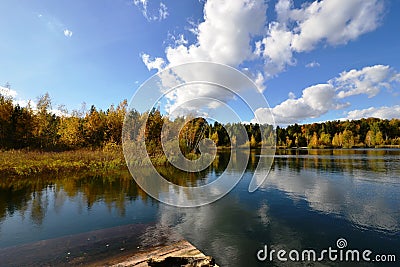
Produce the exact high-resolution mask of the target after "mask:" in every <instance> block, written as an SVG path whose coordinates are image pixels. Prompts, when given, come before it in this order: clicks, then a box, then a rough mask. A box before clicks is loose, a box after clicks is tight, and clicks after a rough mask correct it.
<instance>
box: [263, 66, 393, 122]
mask: <svg viewBox="0 0 400 267" xmlns="http://www.w3.org/2000/svg"><path fill="white" fill-rule="evenodd" d="M399 78H400V75H399V73H398V72H396V71H395V70H394V69H392V68H390V67H389V66H383V65H375V66H369V67H364V68H362V69H361V70H355V69H353V70H350V71H347V72H342V73H340V75H339V76H338V77H336V78H333V79H331V80H329V81H327V83H325V84H317V85H313V86H310V87H307V88H305V89H304V90H303V92H302V96H301V97H300V98H297V99H296V98H295V95H294V93H292V92H290V93H289V96H288V97H289V98H288V99H287V100H285V101H283V102H282V103H280V104H279V105H277V106H275V107H274V108H272V109H271V111H272V114H273V115H274V119H275V121H276V123H278V124H290V123H296V122H300V121H303V120H305V119H309V118H318V117H320V116H322V115H324V114H326V113H327V112H329V111H331V110H338V109H343V108H345V107H348V106H349V105H350V103H348V102H341V101H340V100H341V99H343V98H346V97H349V96H352V95H358V94H366V95H368V97H373V96H376V95H377V94H378V93H379V92H380V90H381V88H388V89H391V88H392V87H393V85H394V84H395V83H399V82H400V79H399ZM398 108H399V107H398V106H395V107H394V108H392V109H391V108H388V107H382V108H373V107H371V108H369V109H364V110H354V111H350V112H349V113H348V116H347V118H348V119H359V118H366V117H378V118H388V119H389V118H394V117H399V115H398V114H400V113H399V109H398ZM268 110H269V109H258V110H256V112H255V113H256V116H257V117H258V118H265V117H267V113H268Z"/></svg>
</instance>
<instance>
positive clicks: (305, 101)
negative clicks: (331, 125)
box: [255, 84, 348, 124]
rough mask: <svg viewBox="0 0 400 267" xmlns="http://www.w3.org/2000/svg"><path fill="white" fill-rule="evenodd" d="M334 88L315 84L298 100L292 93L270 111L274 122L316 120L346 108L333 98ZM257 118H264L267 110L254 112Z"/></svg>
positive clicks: (285, 122)
mask: <svg viewBox="0 0 400 267" xmlns="http://www.w3.org/2000/svg"><path fill="white" fill-rule="evenodd" d="M335 94H336V93H335V88H334V87H333V85H331V84H317V85H313V86H310V87H308V88H306V89H304V90H303V93H302V96H301V97H300V98H297V99H296V98H295V96H294V94H293V93H290V94H289V99H287V100H285V101H283V102H282V103H281V104H279V105H277V106H275V107H274V108H272V109H271V112H272V114H273V116H274V119H275V122H276V123H278V124H288V123H293V122H299V121H302V120H304V119H306V118H317V117H319V116H321V115H323V114H325V113H327V112H328V111H330V110H335V109H340V108H343V107H345V106H348V103H341V102H339V101H338V99H337V98H336V96H335ZM255 113H256V116H257V117H258V118H265V117H266V116H267V114H268V113H269V109H265V108H260V109H257V110H256V111H255Z"/></svg>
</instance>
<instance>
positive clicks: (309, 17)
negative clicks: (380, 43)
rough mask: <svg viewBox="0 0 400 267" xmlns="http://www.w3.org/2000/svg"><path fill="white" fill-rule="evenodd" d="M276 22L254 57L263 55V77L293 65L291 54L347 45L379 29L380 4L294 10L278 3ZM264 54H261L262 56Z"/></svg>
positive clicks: (332, 0) (372, 0) (365, 0)
mask: <svg viewBox="0 0 400 267" xmlns="http://www.w3.org/2000/svg"><path fill="white" fill-rule="evenodd" d="M275 12H276V14H277V21H272V22H270V23H269V25H268V29H267V31H266V36H264V37H263V39H262V44H263V47H261V50H263V51H260V47H257V45H256V50H255V53H254V54H255V55H256V56H258V55H261V54H262V55H263V57H264V60H265V72H266V73H265V76H266V77H274V76H275V75H277V74H278V73H279V72H282V71H284V70H285V68H286V66H287V65H289V66H290V65H295V64H296V60H295V59H294V57H293V53H295V52H297V53H300V52H305V51H311V50H313V49H315V48H316V46H317V45H318V44H321V43H325V44H328V45H340V44H346V43H347V42H349V41H352V40H355V39H357V38H358V37H359V36H360V35H362V34H364V33H367V32H370V31H373V30H374V29H376V28H377V27H378V26H379V25H380V21H381V16H382V13H383V1H379V0H347V1H336V0H322V1H314V2H312V3H306V4H303V5H302V6H301V7H300V8H294V4H293V1H291V0H279V1H278V2H277V4H276V5H275ZM261 52H263V53H261Z"/></svg>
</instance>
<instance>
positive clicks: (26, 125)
mask: <svg viewBox="0 0 400 267" xmlns="http://www.w3.org/2000/svg"><path fill="white" fill-rule="evenodd" d="M127 112H128V116H127V118H128V119H127V120H126V122H125V123H129V124H130V125H129V131H130V133H129V135H130V136H131V137H132V138H134V139H135V140H134V141H136V140H137V139H141V138H142V139H144V140H145V141H146V146H147V151H148V152H149V154H153V155H158V154H159V153H162V152H161V149H162V148H161V147H162V146H161V131H162V129H163V126H170V127H164V129H167V133H164V134H167V135H170V136H175V137H177V138H179V145H180V148H181V150H182V151H183V152H184V153H185V154H190V153H194V154H196V153H198V151H199V141H200V140H201V139H203V138H205V137H206V138H210V139H211V140H213V141H214V143H215V144H216V145H217V146H220V147H224V146H226V147H230V146H233V147H241V146H244V145H250V147H252V148H257V147H259V146H260V144H261V143H262V142H264V144H265V145H271V146H272V145H275V144H276V145H277V146H278V147H285V148H292V147H308V148H327V147H333V148H351V147H376V146H399V145H400V120H399V119H391V120H383V119H377V118H368V119H361V120H353V121H339V120H337V121H327V122H323V123H313V124H304V125H298V124H294V125H289V126H287V127H279V126H278V127H276V129H274V128H273V127H272V126H271V125H259V124H245V125H243V124H240V123H228V124H221V123H218V122H214V123H211V122H208V121H207V120H205V119H203V118H195V117H193V118H191V119H190V118H189V119H188V118H186V119H185V118H182V117H181V118H176V119H174V120H173V121H172V120H170V118H168V117H167V116H165V115H163V114H161V112H160V111H159V110H157V109H153V110H151V111H148V112H144V113H139V112H137V111H135V110H129V111H128V105H127V101H126V100H124V101H122V102H121V103H119V104H118V105H117V106H114V105H111V106H110V107H109V108H108V109H107V110H105V111H104V110H101V109H97V108H96V107H95V106H91V108H90V109H89V110H83V111H80V112H79V111H73V112H72V114H68V113H67V112H66V111H64V112H61V113H60V114H59V115H56V114H54V112H53V111H52V103H51V98H50V96H49V94H48V93H46V94H45V95H43V96H41V97H39V98H38V99H37V101H36V108H35V109H34V108H32V107H31V105H30V104H28V105H27V106H26V107H21V106H20V105H19V104H15V103H14V102H13V100H12V99H11V98H10V97H7V96H4V95H1V94H0V149H3V150H4V149H24V148H29V149H35V150H74V149H79V148H92V149H97V148H104V147H105V146H110V145H112V146H114V145H115V146H120V145H121V143H122V139H121V138H122V134H121V133H122V129H123V124H124V118H125V116H126V114H127ZM146 118H147V119H146ZM178 126H179V127H178ZM182 127H183V128H182ZM181 128H182V130H180V129H181ZM246 135H247V136H246Z"/></svg>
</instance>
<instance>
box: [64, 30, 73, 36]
mask: <svg viewBox="0 0 400 267" xmlns="http://www.w3.org/2000/svg"><path fill="white" fill-rule="evenodd" d="M72 34H73V32H72V31H71V30H68V29H65V30H64V35H65V37H72Z"/></svg>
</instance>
